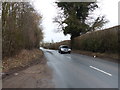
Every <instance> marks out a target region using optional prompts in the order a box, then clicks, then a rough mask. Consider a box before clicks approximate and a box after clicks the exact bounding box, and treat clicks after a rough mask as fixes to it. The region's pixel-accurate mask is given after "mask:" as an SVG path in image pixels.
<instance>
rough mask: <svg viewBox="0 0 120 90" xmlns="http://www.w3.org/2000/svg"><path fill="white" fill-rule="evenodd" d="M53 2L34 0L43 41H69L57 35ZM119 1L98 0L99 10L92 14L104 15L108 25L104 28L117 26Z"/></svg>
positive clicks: (55, 9) (61, 35)
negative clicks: (41, 28) (39, 19)
mask: <svg viewBox="0 0 120 90" xmlns="http://www.w3.org/2000/svg"><path fill="white" fill-rule="evenodd" d="M54 1H55V0H35V1H34V6H35V8H36V10H37V11H38V12H39V13H40V14H41V15H42V17H43V19H42V23H41V25H42V27H43V32H44V41H45V42H51V41H52V40H53V41H54V42H59V41H62V40H68V39H70V36H69V35H67V36H64V35H63V33H62V32H59V33H57V32H56V31H57V26H56V25H55V24H54V23H53V18H54V17H56V16H57V8H56V6H55V4H54V3H53V2H54ZM119 1H120V0H98V5H99V7H100V8H99V9H97V10H96V11H95V12H94V13H95V14H96V15H105V16H106V19H107V20H109V23H108V24H106V25H105V27H104V28H109V27H113V26H116V25H118V2H119Z"/></svg>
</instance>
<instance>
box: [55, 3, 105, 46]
mask: <svg viewBox="0 0 120 90" xmlns="http://www.w3.org/2000/svg"><path fill="white" fill-rule="evenodd" d="M57 6H58V7H59V8H60V9H61V10H62V11H63V13H60V14H59V16H58V17H56V18H55V22H57V23H59V25H60V26H61V27H62V30H63V33H64V34H65V35H67V34H70V35H71V44H72V43H73V41H74V38H75V37H77V36H80V35H82V34H84V33H86V32H88V31H93V30H95V29H96V28H100V27H102V26H103V25H104V24H105V23H106V20H105V17H104V16H102V17H99V16H98V18H97V19H94V20H93V19H92V20H90V18H91V17H90V15H91V13H92V12H93V11H94V10H95V9H96V8H98V5H97V3H96V2H79V3H75V2H57ZM89 21H90V22H89ZM91 21H92V22H91Z"/></svg>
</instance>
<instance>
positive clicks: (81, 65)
mask: <svg viewBox="0 0 120 90" xmlns="http://www.w3.org/2000/svg"><path fill="white" fill-rule="evenodd" d="M42 50H43V51H44V54H45V57H46V58H47V60H48V62H47V64H48V66H49V67H50V68H51V69H52V70H53V81H54V82H55V87H56V88H118V64H117V63H114V62H110V61H107V60H103V59H100V58H97V57H96V58H94V57H90V56H86V55H81V54H75V53H71V54H60V53H58V51H57V50H48V49H42Z"/></svg>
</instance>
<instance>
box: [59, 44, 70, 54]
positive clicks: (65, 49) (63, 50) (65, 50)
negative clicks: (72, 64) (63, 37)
mask: <svg viewBox="0 0 120 90" xmlns="http://www.w3.org/2000/svg"><path fill="white" fill-rule="evenodd" d="M58 52H59V53H61V54H62V53H69V54H70V53H71V49H70V48H69V46H67V45H61V46H60V47H59V49H58Z"/></svg>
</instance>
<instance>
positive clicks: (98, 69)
mask: <svg viewBox="0 0 120 90" xmlns="http://www.w3.org/2000/svg"><path fill="white" fill-rule="evenodd" d="M90 68H92V69H95V70H97V71H100V72H102V73H104V74H106V75H109V76H112V74H110V73H108V72H105V71H103V70H100V69H98V68H96V67H93V66H90Z"/></svg>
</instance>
